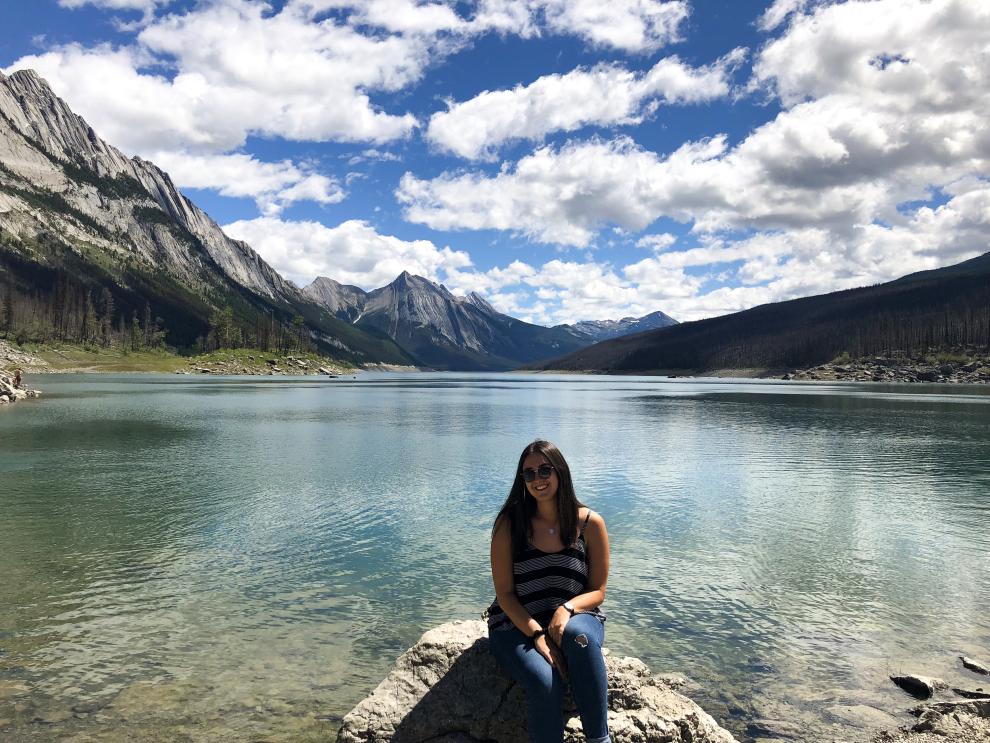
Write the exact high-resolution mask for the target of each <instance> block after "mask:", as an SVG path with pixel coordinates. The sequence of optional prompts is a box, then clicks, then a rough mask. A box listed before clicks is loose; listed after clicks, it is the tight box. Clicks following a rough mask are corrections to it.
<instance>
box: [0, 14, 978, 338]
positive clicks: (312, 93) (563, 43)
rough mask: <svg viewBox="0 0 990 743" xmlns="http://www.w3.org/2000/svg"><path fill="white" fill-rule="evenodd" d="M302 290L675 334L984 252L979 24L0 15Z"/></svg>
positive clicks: (91, 118)
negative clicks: (385, 295) (414, 281)
mask: <svg viewBox="0 0 990 743" xmlns="http://www.w3.org/2000/svg"><path fill="white" fill-rule="evenodd" d="M0 20H2V23H0V70H2V71H3V72H4V73H5V74H10V73H12V72H14V71H16V70H18V69H24V68H32V69H34V70H36V71H37V72H39V73H40V74H41V75H42V76H43V77H45V78H46V79H47V80H48V82H49V84H50V85H51V86H52V88H53V89H54V90H55V92H56V93H57V94H58V95H60V96H61V97H62V98H64V99H65V100H66V101H67V102H68V103H69V105H70V106H71V107H72V108H73V110H74V111H76V112H77V113H78V114H80V115H81V116H83V117H84V118H85V119H86V120H87V121H88V122H89V123H90V124H91V125H92V126H93V128H94V129H95V130H96V131H97V132H98V133H99V134H100V136H102V137H103V138H104V139H106V140H107V141H108V142H110V143H111V144H114V145H115V146H117V147H118V148H120V149H121V150H122V151H124V152H125V153H126V154H128V155H138V156H140V157H142V158H145V159H149V160H152V161H153V162H155V163H156V164H158V165H159V166H160V167H162V168H163V169H164V170H166V171H167V172H168V173H169V174H170V175H171V176H172V177H173V179H174V181H175V182H176V184H177V185H178V186H179V187H180V188H181V189H182V190H183V191H184V192H185V193H186V194H187V195H188V196H189V197H190V198H191V199H192V200H193V201H194V202H196V203H197V204H198V205H199V206H200V207H202V208H203V209H204V210H206V212H207V213H208V214H210V216H211V217H212V218H213V219H214V220H216V221H217V223H218V224H220V225H221V226H222V227H223V229H224V230H225V231H226V232H227V234H229V235H230V236H231V237H235V238H238V239H243V240H246V241H247V242H248V243H250V244H251V245H252V247H254V249H255V250H257V251H258V253H260V254H261V256H262V257H263V258H264V259H265V260H267V261H268V262H269V263H270V264H272V265H273V266H274V267H275V268H276V269H277V270H278V271H279V272H280V273H282V274H283V275H284V276H285V277H287V278H288V279H290V280H292V281H293V282H295V283H296V284H298V285H300V286H305V285H307V284H308V283H310V282H311V281H312V280H314V279H315V278H316V277H317V276H328V277H330V278H332V279H335V280H337V281H340V282H342V283H345V284H354V285H357V286H359V287H361V288H363V289H365V290H370V289H373V288H376V287H379V286H383V285H385V284H387V283H389V282H390V281H392V280H393V279H394V278H395V277H396V276H397V275H398V274H399V273H401V272H402V271H404V270H405V271H409V272H410V273H413V274H417V275H421V276H425V277H427V278H429V279H432V280H434V281H437V282H441V283H443V284H444V285H445V286H446V287H447V288H448V289H450V290H451V291H452V292H454V293H455V294H466V293H468V292H471V291H477V292H478V293H479V294H481V295H482V296H484V297H486V298H487V299H488V300H489V301H490V302H492V304H494V305H495V307H496V308H498V309H499V310H501V311H503V312H506V313H508V314H511V315H513V316H516V317H519V318H521V319H524V320H528V321H530V322H536V323H539V324H544V325H553V324H557V323H562V322H575V321H578V320H604V319H618V318H621V317H626V316H641V315H644V314H647V313H649V312H653V311H656V310H661V311H663V312H666V313H667V314H669V315H671V316H672V317H674V318H676V319H678V320H681V321H685V320H696V319H701V318H704V317H712V316H716V315H722V314H726V313H729V312H735V311H738V310H741V309H745V308H748V307H753V306H756V305H759V304H764V303H766V302H774V301H780V300H786V299H791V298H794V297H800V296H807V295H811V294H820V293H824V292H829V291H835V290H839V289H846V288H850V287H856V286H865V285H870V284H876V283H879V282H883V281H888V280H891V279H894V278H897V277H899V276H902V275H904V274H907V273H911V272H913V271H918V270H925V269H930V268H936V267H939V266H945V265H950V264H953V263H958V262H959V261H962V260H965V259H967V258H971V257H974V256H976V255H979V254H981V253H984V252H986V251H987V250H988V249H990V248H988V244H990V239H988V238H990V180H988V175H990V167H988V166H990V125H988V116H987V112H988V111H990V2H986V0H849V1H846V2H830V1H828V0H765V1H763V2H758V1H756V0H753V1H748V0H694V1H691V0H609V1H608V2H604V1H603V0H473V1H466V0H465V1H455V0H429V1H425V0H269V1H268V2H260V1H259V0H31V1H30V2H25V1H24V0H0Z"/></svg>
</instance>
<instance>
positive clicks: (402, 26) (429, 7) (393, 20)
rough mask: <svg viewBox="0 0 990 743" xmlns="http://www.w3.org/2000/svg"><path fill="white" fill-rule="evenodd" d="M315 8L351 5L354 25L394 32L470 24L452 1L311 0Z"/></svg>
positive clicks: (450, 29)
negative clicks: (457, 10)
mask: <svg viewBox="0 0 990 743" xmlns="http://www.w3.org/2000/svg"><path fill="white" fill-rule="evenodd" d="M308 4H309V5H311V6H312V7H313V8H314V9H318V10H321V11H322V10H329V9H331V8H338V9H348V10H350V11H351V15H350V17H349V18H348V23H349V24H350V25H352V26H361V25H368V26H375V27H377V28H383V29H386V30H388V31H391V32H394V33H402V34H425V35H430V34H436V33H440V32H458V31H466V30H468V28H469V26H470V24H469V23H468V21H466V20H464V19H463V18H461V17H460V16H459V15H457V13H456V12H455V11H454V9H453V8H451V7H450V6H449V5H446V4H445V3H442V2H425V3H424V2H417V1H416V0H358V1H355V0H310V2H309V3H308Z"/></svg>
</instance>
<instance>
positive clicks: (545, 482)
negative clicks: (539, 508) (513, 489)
mask: <svg viewBox="0 0 990 743" xmlns="http://www.w3.org/2000/svg"><path fill="white" fill-rule="evenodd" d="M541 467H542V468H543V474H547V468H548V467H549V468H550V471H549V476H548V477H547V478H546V479H542V478H541V477H540V476H539V474H540V468H541ZM522 471H523V475H526V474H528V473H533V474H535V475H536V477H535V478H534V479H533V481H532V482H527V483H526V491H527V492H528V493H529V494H530V495H531V496H533V497H534V498H535V499H536V500H537V502H539V501H547V500H552V499H553V498H556V497H557V486H558V485H559V484H560V480H559V479H558V477H557V470H556V469H554V468H553V466H552V465H551V464H550V460H548V459H547V458H546V457H545V456H543V455H542V454H540V453H539V452H533V453H532V454H529V455H527V456H526V458H525V459H524V460H523V468H522ZM523 482H525V478H524V479H523Z"/></svg>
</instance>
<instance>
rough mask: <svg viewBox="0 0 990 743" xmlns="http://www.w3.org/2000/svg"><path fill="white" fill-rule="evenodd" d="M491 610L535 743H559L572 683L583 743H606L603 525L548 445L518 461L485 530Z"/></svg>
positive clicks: (496, 648) (496, 640) (503, 661)
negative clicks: (489, 528) (488, 546)
mask: <svg viewBox="0 0 990 743" xmlns="http://www.w3.org/2000/svg"><path fill="white" fill-rule="evenodd" d="M491 557H492V578H493V580H494V582H495V596H496V600H495V603H493V604H492V605H491V607H489V609H488V630H489V631H488V636H489V638H490V643H491V648H492V653H494V655H495V658H496V659H497V660H498V662H499V665H501V666H502V668H503V669H505V671H506V672H507V673H508V674H509V675H510V676H512V677H513V678H514V679H516V681H518V682H519V683H520V684H521V685H522V686H523V688H524V689H525V690H526V702H527V711H528V720H529V736H530V740H531V741H532V743H561V741H563V739H564V722H563V716H562V702H563V695H564V683H565V681H567V682H568V683H570V687H571V691H572V692H573V694H574V701H575V703H576V704H577V707H578V711H579V712H580V713H581V724H582V726H583V728H584V734H585V738H586V739H587V740H588V741H589V743H610V741H611V738H609V734H608V717H607V712H608V679H607V677H606V674H605V661H604V659H603V658H602V643H603V642H604V639H605V628H604V626H603V625H604V622H605V615H604V614H602V613H601V612H600V611H599V610H598V606H599V604H601V603H602V602H603V601H604V600H605V583H606V581H607V580H608V559H609V552H608V533H607V532H606V530H605V521H604V520H603V519H602V517H601V516H599V515H598V514H597V513H594V512H593V511H592V510H591V509H590V508H587V507H586V506H584V505H583V504H582V503H581V502H580V501H579V500H578V499H577V496H576V495H575V494H574V484H573V482H572V481H571V471H570V469H569V468H568V466H567V462H566V461H564V457H563V455H562V454H561V453H560V450H559V449H558V448H557V447H556V446H554V445H553V444H551V443H550V442H549V441H534V442H533V443H532V444H530V445H529V446H527V447H526V448H525V449H524V450H523V453H522V455H521V456H520V457H519V465H518V467H517V468H516V478H515V480H514V481H513V484H512V489H511V490H510V492H509V497H508V499H507V500H506V501H505V505H504V506H502V510H501V511H499V514H498V517H497V518H496V520H495V527H494V528H493V530H492V550H491Z"/></svg>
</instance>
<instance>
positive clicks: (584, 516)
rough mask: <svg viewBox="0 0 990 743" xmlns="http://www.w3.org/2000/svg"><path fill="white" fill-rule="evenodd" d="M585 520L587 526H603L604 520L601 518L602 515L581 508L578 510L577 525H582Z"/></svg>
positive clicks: (585, 507) (584, 507)
mask: <svg viewBox="0 0 990 743" xmlns="http://www.w3.org/2000/svg"><path fill="white" fill-rule="evenodd" d="M586 520H587V523H588V524H589V525H590V524H602V525H604V524H605V519H603V518H602V515H601V514H600V513H598V511H592V510H591V509H590V508H588V507H587V506H581V507H580V508H579V509H578V523H580V524H583V523H585V521H586Z"/></svg>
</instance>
